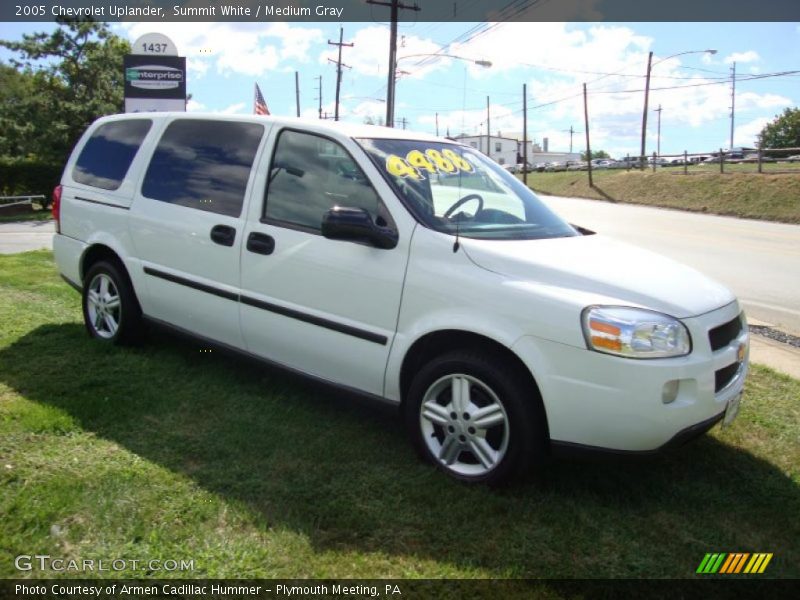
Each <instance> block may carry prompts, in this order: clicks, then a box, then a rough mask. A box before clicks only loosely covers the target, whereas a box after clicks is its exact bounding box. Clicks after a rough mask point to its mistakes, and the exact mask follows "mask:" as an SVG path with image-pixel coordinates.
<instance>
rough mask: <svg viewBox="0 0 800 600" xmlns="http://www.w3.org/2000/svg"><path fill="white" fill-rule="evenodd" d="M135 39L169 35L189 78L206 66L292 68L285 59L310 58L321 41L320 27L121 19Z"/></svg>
mask: <svg viewBox="0 0 800 600" xmlns="http://www.w3.org/2000/svg"><path fill="white" fill-rule="evenodd" d="M115 27H117V28H118V29H119V30H121V32H123V33H124V34H126V35H127V37H128V38H129V39H130V40H131V41H133V40H135V39H136V38H137V37H139V36H140V35H142V34H144V33H148V32H151V31H158V32H159V33H163V34H165V35H167V36H168V37H169V38H171V39H172V41H174V42H175V45H176V46H177V47H178V52H179V53H180V54H181V56H186V57H187V68H188V70H189V78H190V81H191V80H192V79H200V78H202V77H203V76H204V75H206V74H207V73H208V71H209V69H210V68H214V69H215V70H216V71H217V72H218V73H222V74H241V75H248V76H251V77H257V76H260V75H261V76H263V75H265V74H267V73H269V72H271V71H275V70H284V69H285V68H293V67H289V66H287V64H286V63H288V62H290V61H291V62H293V63H298V62H299V63H304V62H309V61H310V60H311V48H312V46H313V45H314V44H318V43H321V42H322V41H323V39H322V31H321V30H320V29H317V28H308V27H299V26H294V25H292V24H290V23H285V22H275V23H270V24H269V25H268V26H266V27H265V26H264V24H262V23H225V22H218V23H214V22H211V23H160V24H158V25H157V26H155V25H154V24H153V23H121V24H119V25H117V26H115Z"/></svg>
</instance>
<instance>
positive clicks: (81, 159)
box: [72, 119, 153, 190]
mask: <svg viewBox="0 0 800 600" xmlns="http://www.w3.org/2000/svg"><path fill="white" fill-rule="evenodd" d="M152 124H153V122H152V121H151V120H150V119H130V120H125V121H113V122H111V123H105V124H103V125H100V127H98V128H97V129H95V131H94V133H93V134H92V137H90V138H89V141H87V142H86V145H85V146H84V147H83V150H81V153H80V156H78V160H77V162H76V163H75V168H74V169H73V170H72V179H73V180H75V181H76V182H78V183H82V184H84V185H90V186H92V187H96V188H102V189H104V190H116V189H118V188H119V186H121V185H122V182H123V180H124V179H125V175H126V174H127V173H128V169H129V168H130V166H131V163H132V162H133V157H134V156H136V152H137V151H138V150H139V146H141V144H142V140H144V137H145V136H146V135H147V132H148V131H150V126H151V125H152Z"/></svg>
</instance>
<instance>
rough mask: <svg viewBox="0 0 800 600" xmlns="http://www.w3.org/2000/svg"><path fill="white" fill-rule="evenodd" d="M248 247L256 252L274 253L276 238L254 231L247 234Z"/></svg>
mask: <svg viewBox="0 0 800 600" xmlns="http://www.w3.org/2000/svg"><path fill="white" fill-rule="evenodd" d="M247 249H248V250H250V252H255V253H256V254H272V252H273V250H275V238H273V237H272V236H271V235H267V234H266V233H258V232H257V231H253V232H251V233H250V235H249V236H247Z"/></svg>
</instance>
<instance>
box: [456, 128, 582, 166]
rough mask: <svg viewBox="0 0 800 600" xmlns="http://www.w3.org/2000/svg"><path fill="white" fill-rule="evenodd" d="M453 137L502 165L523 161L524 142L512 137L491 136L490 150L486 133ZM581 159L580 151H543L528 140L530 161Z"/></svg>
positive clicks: (531, 162) (546, 161) (530, 162)
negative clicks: (487, 148)
mask: <svg viewBox="0 0 800 600" xmlns="http://www.w3.org/2000/svg"><path fill="white" fill-rule="evenodd" d="M453 139H455V140H457V141H459V142H461V143H462V144H466V145H468V146H472V147H473V148H475V149H476V150H478V151H480V152H483V153H484V154H488V155H489V156H490V157H491V158H492V160H494V161H495V162H497V163H498V164H500V165H516V164H519V163H521V162H522V142H521V141H520V140H518V139H516V138H512V137H502V136H499V135H493V136H491V137H490V138H489V152H487V151H486V136H485V135H458V136H456V137H454V138H453ZM580 159H581V154H580V152H547V151H545V152H542V149H541V147H540V146H539V144H536V143H533V142H532V141H531V140H528V163H529V164H531V165H535V164H537V163H548V162H566V161H571V160H572V161H578V160H580Z"/></svg>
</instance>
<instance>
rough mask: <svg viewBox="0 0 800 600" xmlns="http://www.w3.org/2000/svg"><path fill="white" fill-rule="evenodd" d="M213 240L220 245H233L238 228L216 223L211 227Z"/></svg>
mask: <svg viewBox="0 0 800 600" xmlns="http://www.w3.org/2000/svg"><path fill="white" fill-rule="evenodd" d="M211 241H212V242H214V243H215V244H219V245H220V246H233V242H234V241H236V230H235V229H234V228H233V227H230V226H229V225H214V227H212V228H211Z"/></svg>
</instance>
